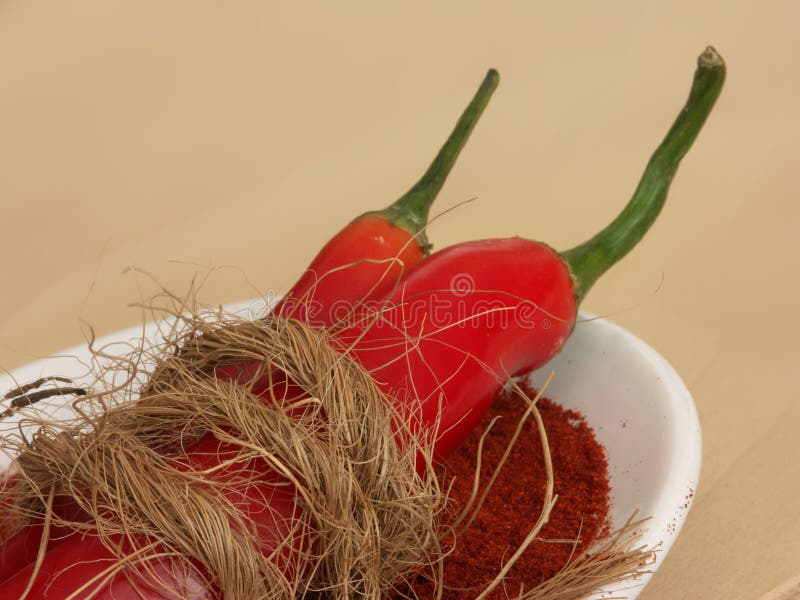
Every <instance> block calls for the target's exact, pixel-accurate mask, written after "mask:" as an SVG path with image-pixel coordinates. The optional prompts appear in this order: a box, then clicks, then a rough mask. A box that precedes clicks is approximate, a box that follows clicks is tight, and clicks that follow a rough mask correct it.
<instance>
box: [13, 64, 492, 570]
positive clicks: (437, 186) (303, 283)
mask: <svg viewBox="0 0 800 600" xmlns="http://www.w3.org/2000/svg"><path fill="white" fill-rule="evenodd" d="M499 78H500V76H499V74H498V72H497V71H496V70H494V69H490V70H489V71H488V72H487V74H486V76H485V77H484V79H483V82H482V83H481V85H480V87H479V88H478V90H477V92H476V93H475V95H474V96H473V98H472V100H471V101H470V103H469V104H468V105H467V107H466V109H465V110H464V112H463V113H462V114H461V116H460V118H459V119H458V121H457V122H456V125H455V127H454V129H453V131H452V132H451V133H450V136H449V137H448V138H447V140H446V141H445V143H444V145H443V146H442V148H441V149H440V150H439V152H438V153H437V155H436V157H435V158H434V160H433V162H432V163H431V164H430V166H429V167H428V169H427V171H426V172H425V173H424V174H423V176H422V177H421V178H420V180H419V181H418V182H417V183H416V184H415V185H414V186H413V187H412V188H411V189H410V190H409V191H408V192H406V194H404V195H403V196H402V197H401V198H399V199H398V200H397V201H395V202H394V203H392V204H391V205H389V206H388V207H386V208H385V209H383V210H377V211H371V212H367V213H365V214H363V215H361V216H360V217H357V218H356V219H354V220H353V221H352V222H351V223H350V224H348V225H347V226H346V227H344V228H343V229H342V230H341V231H339V232H338V233H337V234H336V235H335V236H334V237H333V238H331V240H330V241H329V242H328V243H327V244H325V246H324V247H323V248H322V250H320V252H319V253H318V254H317V256H316V257H315V258H314V260H313V261H312V263H311V265H310V266H309V267H308V269H307V270H306V271H305V273H303V275H302V276H301V277H300V279H299V281H297V283H296V284H295V285H294V286H293V287H292V289H291V290H290V291H289V292H288V293H287V294H286V296H284V298H283V299H282V300H281V301H280V302H279V303H278V304H277V306H276V307H275V309H274V311H273V312H274V314H277V315H280V316H283V317H292V318H294V319H297V320H300V321H303V322H306V323H308V324H310V325H312V326H314V327H317V328H322V327H328V326H330V325H332V324H333V323H335V322H336V321H338V320H340V319H341V318H342V317H343V316H344V315H345V314H346V313H347V312H349V311H350V310H351V309H352V308H353V307H354V306H356V305H357V304H358V303H359V302H361V301H362V300H363V299H364V298H365V297H367V296H368V295H370V294H376V293H382V292H384V291H385V290H387V289H389V288H391V287H392V286H394V285H396V283H397V280H398V279H399V278H400V276H401V275H402V272H403V270H404V269H409V268H411V267H413V266H414V265H416V264H417V263H418V262H420V261H421V260H422V259H423V258H424V257H425V256H426V255H427V253H428V251H429V249H430V244H429V243H428V239H427V236H426V235H425V230H424V228H425V226H426V224H427V221H428V213H429V211H430V207H431V204H432V203H433V201H434V200H435V198H436V196H437V195H438V193H439V191H440V190H441V189H442V186H443V185H444V182H445V181H446V179H447V176H448V175H449V174H450V171H451V170H452V168H453V166H454V165H455V162H456V160H457V158H458V156H459V155H460V153H461V151H462V149H463V148H464V146H465V145H466V143H467V140H468V139H469V136H470V134H471V133H472V130H473V129H474V128H475V125H476V124H477V122H478V120H479V119H480V117H481V115H482V114H483V111H484V109H485V108H486V106H487V105H488V103H489V100H490V99H491V97H492V94H493V93H494V90H495V89H496V88H497V84H498V82H499ZM256 368H257V367H256ZM252 370H255V368H254V369H252ZM252 370H250V369H246V368H245V369H234V368H229V369H226V370H221V371H220V373H219V374H220V375H221V376H224V375H226V374H228V375H231V376H233V375H234V374H235V375H236V376H237V377H243V378H246V377H247V376H248V375H249V374H252V373H251V371H252ZM8 485H12V482H8ZM62 502H65V503H66V504H67V505H69V506H65V509H66V510H68V511H69V515H70V516H69V518H71V519H73V518H74V519H77V518H78V517H79V515H80V511H79V510H78V509H77V507H75V506H74V505H70V503H69V501H66V500H64V499H62ZM87 518H88V515H87ZM42 531H43V529H42V524H41V523H38V522H36V523H33V524H31V525H30V526H27V527H26V528H24V529H23V530H21V531H20V532H19V533H17V534H16V535H15V536H13V537H12V538H11V539H10V540H8V541H7V542H6V543H4V544H3V545H2V546H0V581H3V580H5V579H7V578H8V577H10V576H12V575H13V574H14V573H16V572H17V571H18V570H19V569H21V568H23V567H24V566H26V565H28V564H30V563H31V562H33V561H34V560H35V558H36V554H37V552H38V550H39V542H40V539H41V535H42ZM58 533H59V534H61V533H62V532H58ZM51 537H52V538H53V542H51V543H58V541H60V539H61V535H53V536H51Z"/></svg>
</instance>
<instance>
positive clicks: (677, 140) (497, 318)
mask: <svg viewBox="0 0 800 600" xmlns="http://www.w3.org/2000/svg"><path fill="white" fill-rule="evenodd" d="M724 74H725V70H724V64H723V62H722V59H721V58H720V57H719V56H718V55H717V54H716V52H714V50H713V49H711V48H709V49H707V50H706V51H705V52H704V53H703V54H702V55H701V57H700V59H699V61H698V70H697V72H696V73H695V79H694V84H693V86H692V91H691V93H690V96H689V100H688V102H687V104H686V106H685V107H684V109H683V111H682V112H681V114H680V115H679V116H678V119H677V120H676V122H675V124H674V125H673V127H672V128H671V129H670V131H669V133H668V134H667V137H666V139H665V140H664V142H663V143H662V144H661V146H659V148H658V149H657V150H656V153H655V154H654V156H653V158H652V159H651V161H650V163H649V164H648V166H647V169H646V171H645V174H644V176H643V177H642V180H641V181H640V183H639V187H638V188H637V190H636V192H635V194H634V196H633V198H632V200H631V201H630V203H629V204H628V206H626V208H625V209H624V210H623V212H622V213H621V214H620V215H619V216H618V217H617V219H615V220H614V221H613V222H612V223H611V224H610V225H609V226H608V227H606V229H604V230H603V231H602V232H600V233H599V234H598V235H597V236H595V237H594V238H592V240H590V241H589V242H587V243H585V244H583V245H581V246H578V247H576V248H574V249H572V250H570V251H567V252H564V253H563V254H558V253H557V252H555V251H554V250H552V249H551V248H549V247H548V246H546V245H544V244H540V243H537V242H532V241H528V240H523V239H519V238H512V239H503V240H485V241H478V242H469V243H466V244H461V245H458V246H454V247H451V248H448V249H446V250H444V251H442V252H439V253H437V254H436V255H434V256H432V257H431V258H429V259H428V260H426V261H424V262H423V263H421V264H420V265H419V266H418V267H416V268H415V269H414V270H413V271H412V272H410V273H409V274H408V275H407V276H406V277H405V278H404V280H403V282H402V285H401V286H400V287H399V288H398V289H397V290H394V291H392V292H390V293H388V294H387V295H385V296H383V297H378V298H376V299H377V300H378V301H379V304H380V306H381V307H382V312H381V313H380V315H379V316H380V319H379V320H377V321H371V320H369V319H367V320H365V321H364V322H361V323H357V324H354V325H351V326H346V327H341V328H339V329H336V330H334V335H335V336H336V339H337V342H338V343H339V344H341V345H342V346H343V348H345V349H346V351H348V352H349V353H350V354H351V355H352V356H354V357H355V358H357V359H358V360H359V361H361V363H362V364H363V365H364V366H365V367H366V368H367V369H369V370H370V371H371V372H372V373H373V374H374V376H375V378H376V380H377V381H378V382H379V383H380V384H381V385H382V386H383V387H384V389H385V390H387V391H390V392H391V393H392V394H394V396H393V397H394V399H395V400H396V401H397V402H399V403H400V405H401V406H403V405H404V403H408V402H411V401H414V399H416V398H418V399H420V401H421V402H422V408H423V411H422V416H421V418H420V421H419V422H418V424H419V426H420V427H421V428H433V427H437V426H438V428H439V429H438V436H437V448H436V450H437V452H438V453H439V454H444V453H446V451H447V450H449V449H450V448H452V447H454V446H455V445H457V443H458V442H460V441H461V440H462V439H463V437H464V436H465V435H466V433H467V432H468V428H469V426H471V424H474V423H475V422H476V421H477V420H478V419H479V418H480V417H481V415H482V414H483V412H484V411H485V409H486V408H487V407H488V405H489V404H490V403H491V400H492V399H493V398H494V397H495V396H496V394H497V392H498V391H499V389H500V387H501V385H502V384H503V382H504V381H505V380H506V379H507V378H508V377H509V376H511V375H515V374H518V373H521V372H523V371H525V370H528V369H531V368H534V367H536V366H539V365H541V364H543V363H544V362H546V361H547V360H549V358H550V357H552V356H553V354H555V353H556V352H557V351H558V350H559V349H560V348H561V345H562V344H563V343H564V340H565V339H566V337H567V336H568V335H569V334H570V332H571V330H572V328H573V326H574V323H575V315H576V310H577V306H578V304H579V303H580V301H581V300H582V299H583V297H584V296H585V294H586V293H587V292H588V290H589V288H590V287H591V285H592V284H593V283H594V282H595V281H596V280H597V278H598V277H600V275H602V273H603V272H605V270H607V269H608V268H609V267H610V266H611V265H612V264H614V262H616V261H617V260H619V259H620V258H621V257H622V256H624V255H625V254H626V253H627V252H628V251H629V250H630V249H631V248H632V247H633V246H634V245H635V244H636V243H637V242H638V241H639V239H641V237H642V236H643V235H644V233H645V231H646V230H647V229H648V228H649V226H650V225H651V224H652V222H653V221H654V220H655V218H656V216H657V215H658V213H659V211H660V209H661V207H662V206H663V203H664V200H665V198H666V193H667V190H668V188H669V184H670V182H671V180H672V177H673V175H674V173H675V171H676V169H677V167H678V164H679V162H680V160H681V158H682V157H683V156H684V155H685V153H686V151H687V150H688V149H689V147H690V146H691V145H692V143H693V142H694V140H695V138H696V136H697V134H698V132H699V130H700V128H701V127H702V125H703V123H704V122H705V119H706V117H707V116H708V113H709V112H710V110H711V108H712V106H713V104H714V101H715V100H716V98H717V96H718V95H719V92H720V89H721V86H722V82H723V80H724ZM461 277H464V279H463V283H465V284H466V285H462V279H460V278H461ZM457 278H459V279H457ZM462 310H463V316H462V313H461V312H460V311H462ZM503 317H505V319H503ZM547 324H549V325H547ZM222 449H223V451H225V448H222ZM189 460H190V461H194V460H195V457H194V454H193V453H190V458H189ZM259 477H260V480H259V481H258V482H257V483H255V484H254V485H249V486H247V488H246V489H247V490H256V493H265V494H267V496H268V495H269V493H270V490H272V489H274V488H270V487H269V485H268V483H269V477H270V474H269V473H262V474H261V475H259ZM229 491H230V493H231V494H240V493H242V491H241V490H240V489H239V488H237V487H236V486H231V488H230V490H229ZM280 500H281V501H282V504H281V503H278V502H277V499H276V506H275V507H274V508H275V509H276V512H280V513H281V515H282V517H283V518H286V517H288V518H291V517H292V516H293V515H294V511H296V510H299V509H297V508H296V507H295V506H294V505H293V503H292V501H291V499H288V498H281V499H280ZM245 506H246V505H245ZM249 516H253V517H255V520H256V521H257V522H258V524H259V526H260V528H261V529H260V531H261V532H263V534H264V535H265V537H266V536H269V535H273V536H280V535H281V534H282V532H284V531H285V529H281V527H280V526H281V525H283V527H286V522H284V521H283V518H280V522H276V521H275V518H274V517H275V514H274V513H271V520H270V517H266V518H264V519H262V518H261V517H262V514H258V515H249ZM114 560H115V559H114V557H113V555H112V554H111V553H109V552H107V551H105V549H104V548H102V547H100V546H99V544H98V543H97V542H96V541H92V542H91V545H87V546H86V547H85V548H84V547H82V542H81V541H80V540H78V539H77V538H75V537H73V538H70V539H69V540H67V541H66V542H64V543H63V544H61V545H60V546H58V547H56V548H55V549H54V550H52V551H50V552H49V553H48V554H47V556H46V557H45V560H44V562H43V565H42V572H41V576H40V580H38V581H37V582H36V584H35V589H36V592H35V593H34V594H33V595H31V596H30V598H41V597H43V596H42V595H41V593H42V590H43V589H44V586H45V585H46V584H48V583H49V584H50V585H53V587H52V589H53V590H54V591H56V590H57V592H56V593H55V594H54V595H52V596H50V597H54V598H63V597H65V595H66V594H67V592H68V591H70V592H71V591H74V590H75V589H77V588H78V586H80V585H82V584H83V583H84V582H85V581H87V578H89V577H90V576H92V575H97V574H98V573H99V572H101V571H102V570H103V568H104V567H106V566H109V565H111V564H113V563H114ZM76 561H80V562H79V563H78V564H76ZM158 564H159V565H163V563H158ZM66 567H69V569H68V570H66V571H64V572H63V573H60V575H59V576H58V577H56V578H55V579H52V578H53V577H54V576H55V575H56V574H59V572H60V571H61V569H63V568H66ZM163 569H168V566H167V565H164V566H163ZM165 572H166V571H165ZM29 577H30V569H26V570H25V571H22V572H20V573H19V574H18V575H16V576H15V577H14V578H13V579H11V580H9V581H7V582H6V583H5V584H3V585H2V586H0V597H15V595H14V594H15V593H16V594H18V593H19V592H21V591H22V590H23V589H24V587H25V585H26V584H27V582H28V579H29ZM113 585H114V586H115V587H114V592H113V595H112V592H111V591H110V588H106V589H104V590H103V591H101V593H100V594H99V595H98V596H96V597H97V598H109V599H110V598H112V597H114V598H128V597H130V598H138V597H139V596H134V595H133V594H135V593H136V592H135V590H134V588H133V584H131V583H130V582H128V580H127V579H125V577H123V576H118V577H116V578H115V579H114V581H113ZM126 585H127V587H126ZM125 594H129V595H125ZM197 594H198V595H197V596H195V597H197V598H207V597H212V594H211V592H210V591H202V590H197ZM152 597H160V596H155V595H154V596H152Z"/></svg>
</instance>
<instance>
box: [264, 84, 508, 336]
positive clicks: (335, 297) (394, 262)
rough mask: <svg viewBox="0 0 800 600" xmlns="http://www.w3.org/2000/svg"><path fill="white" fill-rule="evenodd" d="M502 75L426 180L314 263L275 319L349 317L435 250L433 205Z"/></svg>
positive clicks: (353, 226)
mask: <svg viewBox="0 0 800 600" xmlns="http://www.w3.org/2000/svg"><path fill="white" fill-rule="evenodd" d="M499 79H500V75H499V74H498V73H497V71H496V70H494V69H490V70H489V72H488V73H487V74H486V77H485V78H484V80H483V83H482V84H481V86H480V88H479V89H478V91H477V92H476V93H475V96H474V97H473V99H472V101H471V102H470V103H469V105H468V106H467V108H466V109H465V110H464V113H463V114H462V115H461V118H460V119H459V120H458V122H457V123H456V126H455V129H454V130H453V132H452V133H451V134H450V137H449V138H448V139H447V141H446V142H445V144H444V146H442V148H441V150H439V153H438V154H437V156H436V158H435V159H434V160H433V162H432V163H431V165H430V166H429V167H428V170H427V171H426V172H425V174H424V175H423V176H422V178H421V179H420V180H419V181H418V182H417V183H416V184H415V185H414V187H412V188H411V189H410V190H409V191H408V192H406V194H405V195H403V196H402V197H401V198H400V199H399V200H397V201H396V202H394V203H393V204H391V205H389V206H388V207H386V208H385V209H383V210H377V211H370V212H367V213H364V214H363V215H361V216H360V217H358V218H356V219H355V220H354V221H352V222H351V223H350V224H349V225H347V226H346V227H345V228H344V229H342V230H341V231H340V232H339V233H337V234H336V235H335V236H334V237H333V238H332V239H331V240H330V241H329V242H328V243H327V244H325V246H324V247H323V248H322V250H320V251H319V253H318V254H317V256H316V257H315V258H314V260H313V261H312V262H311V265H310V266H309V267H308V269H307V270H306V272H305V273H303V275H302V277H300V280H299V281H298V282H297V283H295V285H294V286H293V287H292V289H291V290H290V291H289V292H288V293H287V294H286V295H285V296H284V297H283V299H282V300H281V301H280V302H279V303H278V305H277V306H276V308H275V310H274V311H273V314H277V315H279V316H282V317H291V318H294V319H297V320H298V321H303V322H304V323H308V324H309V325H311V326H313V327H317V328H322V327H329V326H331V325H333V324H334V323H336V322H338V321H340V320H341V319H342V318H344V317H346V316H347V314H349V312H350V311H351V310H352V309H353V307H354V306H356V305H358V304H359V303H360V302H362V301H363V300H364V299H366V298H367V297H368V296H370V295H375V294H379V293H381V292H383V291H384V290H386V289H388V288H390V287H393V286H395V285H396V284H397V281H398V280H399V279H400V277H401V276H402V274H403V272H404V270H408V269H410V268H411V267H413V266H414V265H416V264H417V263H419V262H420V261H421V260H422V259H423V258H425V256H427V254H428V252H429V250H430V247H431V246H430V244H429V243H428V238H427V236H426V235H425V226H426V225H427V222H428V213H429V211H430V207H431V204H432V203H433V200H434V199H435V198H436V196H437V194H438V193H439V190H441V189H442V185H444V182H445V180H446V179H447V176H448V174H449V173H450V170H451V169H452V168H453V165H454V164H455V161H456V159H457V158H458V155H459V154H460V153H461V150H462V148H463V147H464V145H465V144H466V142H467V139H468V138H469V135H470V133H471V132H472V130H473V129H474V127H475V124H476V123H477V122H478V119H479V118H480V116H481V114H482V113H483V110H484V109H485V108H486V105H487V104H488V102H489V99H490V98H491V96H492V93H493V92H494V90H495V89H496V88H497V84H498V82H499Z"/></svg>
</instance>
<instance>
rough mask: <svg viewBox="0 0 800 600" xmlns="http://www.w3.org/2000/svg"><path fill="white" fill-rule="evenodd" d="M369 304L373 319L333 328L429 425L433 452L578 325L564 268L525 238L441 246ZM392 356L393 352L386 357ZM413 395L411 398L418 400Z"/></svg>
mask: <svg viewBox="0 0 800 600" xmlns="http://www.w3.org/2000/svg"><path fill="white" fill-rule="evenodd" d="M371 308H378V309H379V310H380V318H379V319H377V320H374V321H372V322H370V318H371V314H365V315H364V321H362V322H361V323H359V324H358V325H356V326H354V327H352V328H350V329H349V330H348V329H345V330H343V331H341V332H339V333H337V334H336V338H337V340H338V341H339V343H341V344H343V345H344V347H347V345H348V343H351V342H352V341H354V340H356V339H357V340H358V341H357V343H356V345H354V346H353V348H352V350H351V354H352V355H353V356H354V357H355V358H356V359H357V360H358V361H359V362H360V363H361V364H362V365H363V366H364V367H365V368H366V369H367V370H369V371H370V372H371V374H372V375H373V377H374V379H375V380H376V381H377V382H378V383H379V385H380V386H381V387H382V388H383V391H384V392H385V393H386V394H387V395H388V396H389V397H390V398H393V399H395V400H396V401H397V402H398V404H399V406H400V407H401V408H403V409H405V408H406V407H407V408H408V410H409V411H410V413H409V418H411V414H414V413H415V411H416V408H417V407H418V406H419V408H421V412H420V413H419V415H418V417H419V418H420V420H419V426H420V429H422V430H425V429H430V428H432V427H434V426H436V422H437V420H438V426H437V428H438V435H437V437H436V442H435V445H434V450H435V455H436V457H437V458H442V457H444V456H446V455H447V454H448V453H449V452H450V451H452V450H453V449H454V448H456V447H457V446H458V445H459V444H460V443H461V442H462V441H463V439H464V438H465V437H466V435H467V434H468V433H469V432H470V431H471V430H472V429H473V428H474V426H475V425H476V424H477V423H478V422H479V421H480V419H481V417H482V416H483V414H484V413H485V412H486V410H487V409H488V408H489V406H490V405H491V403H492V400H493V399H494V398H495V397H497V394H498V392H499V391H500V388H501V386H502V385H503V384H504V382H506V381H507V380H508V379H509V377H512V376H515V375H519V374H521V373H525V372H527V371H530V370H532V369H535V368H537V367H540V366H542V365H543V364H544V363H546V362H547V361H548V360H550V359H551V358H552V357H553V356H555V354H557V353H558V351H559V350H560V349H561V347H562V346H563V344H564V342H565V340H566V339H567V337H568V336H569V334H570V332H571V331H572V328H573V327H574V324H575V315H576V313H577V301H576V298H575V288H574V284H573V279H572V276H571V274H570V271H569V267H568V266H567V264H566V263H565V262H564V260H563V259H562V258H561V257H560V256H559V254H558V253H556V252H555V251H554V250H552V249H551V248H550V247H549V246H547V245H545V244H541V243H538V242H533V241H530V240H526V239H522V238H507V239H491V240H480V241H473V242H466V243H463V244H458V245H456V246H452V247H450V248H446V249H444V250H442V251H440V252H437V253H436V254H434V255H433V256H431V257H430V258H429V259H428V260H426V261H425V262H424V263H422V264H420V265H419V266H418V267H417V268H416V269H414V270H412V271H411V272H409V274H408V276H407V277H406V278H405V279H404V280H403V281H402V285H401V286H399V287H398V288H397V289H396V290H394V291H393V292H392V293H391V294H389V295H388V296H387V297H386V298H385V299H384V300H383V301H382V302H380V303H376V304H375V305H373V306H372V307H371ZM392 357H399V359H398V358H395V359H394V360H390V359H391V358H392ZM417 399H418V400H417Z"/></svg>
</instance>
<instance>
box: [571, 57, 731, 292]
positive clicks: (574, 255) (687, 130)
mask: <svg viewBox="0 0 800 600" xmlns="http://www.w3.org/2000/svg"><path fill="white" fill-rule="evenodd" d="M724 80H725V63H724V61H723V60H722V57H721V56H720V55H719V54H717V52H716V50H714V48H712V47H711V46H709V47H708V48H706V49H705V51H704V52H703V53H702V54H701V55H700V57H699V58H698V59H697V71H695V74H694V81H693V82H692V89H691V91H690V92H689V99H688V100H687V101H686V104H685V105H684V107H683V110H681V112H680V114H679V115H678V118H677V119H676V120H675V123H673V125H672V128H671V129H670V130H669V132H668V133H667V136H666V137H665V138H664V141H663V142H661V145H660V146H659V147H658V148H657V149H656V151H655V153H654V154H653V156H652V157H651V158H650V162H649V163H647V168H646V169H645V171H644V174H643V175H642V178H641V179H640V180H639V185H638V187H637V188H636V191H635V192H634V194H633V197H632V198H631V200H630V202H628V204H627V206H626V207H625V208H624V209H623V211H622V212H621V213H620V214H619V215H618V216H617V217H616V218H615V219H614V220H613V221H612V222H611V223H610V224H609V225H608V226H607V227H606V228H605V229H603V230H602V231H601V232H600V233H598V234H597V235H595V236H594V237H593V238H592V239H590V240H589V241H587V242H585V243H583V244H581V245H580V246H576V247H575V248H572V249H571V250H567V251H566V252H563V253H561V257H562V258H563V259H564V261H565V262H566V263H567V265H569V268H570V271H571V272H572V276H573V278H574V280H575V296H576V298H577V300H578V302H579V303H580V302H581V300H583V298H584V297H585V296H586V293H587V292H588V291H589V289H590V288H591V287H592V285H593V284H594V282H595V281H597V279H598V278H599V277H600V276H601V275H602V274H603V273H605V272H606V271H607V270H608V269H609V268H610V267H611V266H612V265H613V264H614V263H616V262H617V261H618V260H620V259H621V258H622V257H623V256H625V255H626V254H627V253H628V252H629V251H630V250H631V249H632V248H633V247H634V246H635V245H636V244H637V243H638V242H639V240H641V239H642V236H644V234H645V233H646V232H647V230H648V229H649V228H650V226H651V225H652V224H653V222H654V221H655V220H656V217H658V214H659V213H660V212H661V208H662V207H663V206H664V201H665V200H666V198H667V192H668V191H669V186H670V183H671V182H672V178H673V176H674V175H675V172H676V171H677V170H678V165H679V164H680V162H681V159H682V158H683V157H684V156H685V155H686V153H687V152H688V151H689V148H691V146H692V144H693V143H694V141H695V139H696V138H697V134H698V133H700V129H702V127H703V124H704V123H705V121H706V118H707V117H708V114H709V113H710V112H711V109H712V107H713V106H714V102H715V101H716V100H717V97H718V96H719V93H720V90H721V89H722V84H723V82H724Z"/></svg>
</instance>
